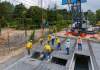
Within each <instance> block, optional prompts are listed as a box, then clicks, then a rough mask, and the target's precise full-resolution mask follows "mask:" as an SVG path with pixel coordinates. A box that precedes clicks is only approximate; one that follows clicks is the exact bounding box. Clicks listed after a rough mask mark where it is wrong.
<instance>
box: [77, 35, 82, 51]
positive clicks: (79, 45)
mask: <svg viewBox="0 0 100 70" xmlns="http://www.w3.org/2000/svg"><path fill="white" fill-rule="evenodd" d="M77 45H78V50H81V51H82V39H81V37H79V38H78V40H77Z"/></svg>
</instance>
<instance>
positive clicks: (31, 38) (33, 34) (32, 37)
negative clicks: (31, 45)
mask: <svg viewBox="0 0 100 70" xmlns="http://www.w3.org/2000/svg"><path fill="white" fill-rule="evenodd" d="M34 36H35V30H33V32H32V34H31V36H30V39H29V40H32V41H34Z"/></svg>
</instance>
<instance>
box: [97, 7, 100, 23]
mask: <svg viewBox="0 0 100 70" xmlns="http://www.w3.org/2000/svg"><path fill="white" fill-rule="evenodd" d="M96 20H97V21H100V9H99V10H97V11H96Z"/></svg>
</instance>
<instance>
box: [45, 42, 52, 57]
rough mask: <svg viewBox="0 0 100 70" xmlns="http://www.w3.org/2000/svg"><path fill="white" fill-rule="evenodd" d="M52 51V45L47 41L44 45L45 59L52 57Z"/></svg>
mask: <svg viewBox="0 0 100 70" xmlns="http://www.w3.org/2000/svg"><path fill="white" fill-rule="evenodd" d="M51 52H52V48H51V46H50V45H49V44H48V43H46V44H45V45H44V48H43V54H44V58H45V59H48V58H50V53H51Z"/></svg>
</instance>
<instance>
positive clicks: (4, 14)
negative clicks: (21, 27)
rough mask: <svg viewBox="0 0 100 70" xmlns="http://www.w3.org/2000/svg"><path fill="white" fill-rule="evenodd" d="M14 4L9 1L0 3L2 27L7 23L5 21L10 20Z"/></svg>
mask: <svg viewBox="0 0 100 70" xmlns="http://www.w3.org/2000/svg"><path fill="white" fill-rule="evenodd" d="M13 9H14V6H13V5H12V4H11V3H9V2H6V1H5V2H2V3H0V17H1V21H2V23H1V24H2V25H1V26H3V27H5V26H6V25H7V22H5V21H10V20H11V14H12V12H13Z"/></svg>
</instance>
